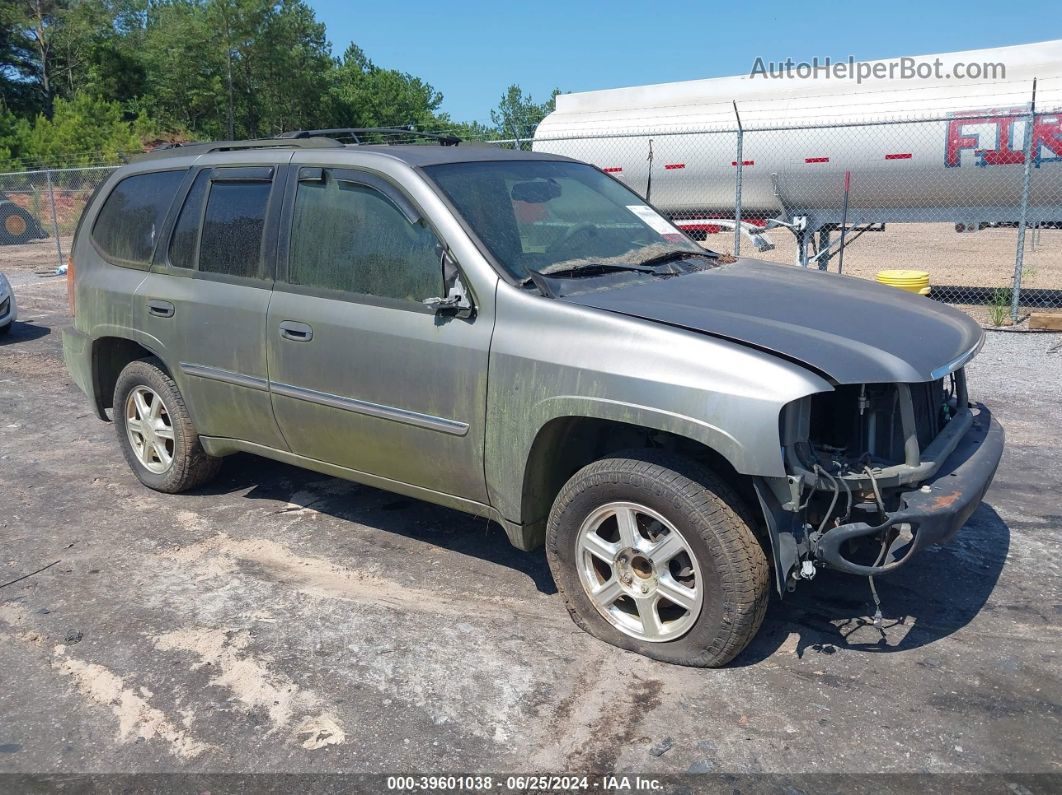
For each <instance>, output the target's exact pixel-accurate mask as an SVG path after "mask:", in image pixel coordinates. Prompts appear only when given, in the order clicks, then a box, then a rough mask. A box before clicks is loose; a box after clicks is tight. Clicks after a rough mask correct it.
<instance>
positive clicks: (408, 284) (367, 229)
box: [288, 171, 442, 303]
mask: <svg viewBox="0 0 1062 795" xmlns="http://www.w3.org/2000/svg"><path fill="white" fill-rule="evenodd" d="M438 242H439V241H438V238H437V237H436V236H435V233H434V232H433V231H432V230H431V229H430V228H428V227H427V226H425V225H424V223H423V221H418V222H417V223H410V221H409V219H408V218H407V217H406V216H405V215H404V214H403V213H402V211H401V210H399V209H398V207H396V206H395V204H394V203H393V202H391V200H390V199H388V198H387V197H386V196H385V195H384V194H383V193H381V192H380V191H378V190H376V189H375V188H371V187H368V186H366V185H362V184H360V183H357V182H351V181H348V180H344V179H336V178H335V176H334V175H333V174H331V173H329V172H327V171H326V172H325V173H324V175H323V177H321V178H315V179H312V180H303V181H300V183H299V187H298V191H297V192H296V194H295V208H294V217H293V219H292V227H291V246H290V249H289V253H288V282H289V283H290V284H293V285H299V286H303V287H313V288H318V289H324V290H338V291H342V292H346V293H354V294H360V295H371V296H377V297H381V298H395V299H399V300H403V301H411V302H416V303H420V302H421V301H423V300H424V299H425V298H432V297H436V296H439V295H441V294H442V270H441V265H440V251H439V248H438Z"/></svg>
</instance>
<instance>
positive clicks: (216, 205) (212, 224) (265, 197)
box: [199, 181, 273, 279]
mask: <svg viewBox="0 0 1062 795" xmlns="http://www.w3.org/2000/svg"><path fill="white" fill-rule="evenodd" d="M272 187H273V186H272V183H270V182H259V181H254V182H212V183H211V185H210V192H209V193H208V194H207V205H206V212H205V213H204V215H203V232H202V238H201V240H200V242H199V270H200V271H203V272H206V273H220V274H223V275H225V276H242V277H245V278H252V279H254V278H261V276H262V268H261V261H262V231H263V229H264V228H265V216H266V206H267V205H268V204H269V191H270V189H271V188H272Z"/></svg>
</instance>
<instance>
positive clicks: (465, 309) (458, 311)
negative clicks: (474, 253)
mask: <svg viewBox="0 0 1062 795" xmlns="http://www.w3.org/2000/svg"><path fill="white" fill-rule="evenodd" d="M440 264H441V265H442V277H443V285H444V288H445V290H446V295H445V297H443V298H425V299H424V302H423V303H424V305H425V306H427V307H428V308H429V309H431V310H433V311H434V312H435V314H437V315H451V316H454V317H471V316H472V313H473V312H474V311H475V307H474V306H473V305H472V299H471V297H470V296H469V294H468V288H467V287H466V286H465V282H464V280H463V279H462V278H461V271H460V270H459V269H458V267H457V263H456V262H454V259H453V256H452V255H451V254H450V250H449V249H443V250H442V253H441V254H440Z"/></svg>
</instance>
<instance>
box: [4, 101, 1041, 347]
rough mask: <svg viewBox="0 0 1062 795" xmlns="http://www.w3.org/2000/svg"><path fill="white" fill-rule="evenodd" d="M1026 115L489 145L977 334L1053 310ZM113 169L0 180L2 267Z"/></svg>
mask: <svg viewBox="0 0 1062 795" xmlns="http://www.w3.org/2000/svg"><path fill="white" fill-rule="evenodd" d="M1033 107H1034V106H1033V105H1032V103H1030V104H1029V105H1027V106H1026V107H1019V108H1010V109H1004V110H993V111H986V112H978V113H965V114H947V115H938V116H932V117H925V116H923V117H920V118H917V119H914V118H912V119H902V118H890V119H887V120H867V121H866V122H860V123H848V124H803V123H802V124H799V125H792V126H785V125H767V124H763V123H761V122H754V123H750V122H746V123H744V124H743V123H742V121H741V117H740V106H738V105H735V108H734V110H735V113H734V120H733V122H732V123H729V124H718V125H716V126H714V127H710V128H708V127H706V128H698V129H668V128H660V127H657V126H654V128H653V129H652V130H651V131H650V130H648V129H646V130H633V131H629V132H621V133H615V134H613V133H610V134H601V133H596V132H595V133H593V134H589V133H588V134H578V135H567V136H556V135H550V134H548V133H545V134H541V131H540V134H539V135H538V136H536V137H535V138H534V139H533V140H532V139H520V140H514V139H509V140H503V141H494V142H493V143H495V144H497V145H500V146H505V147H518V148H522V149H532V148H534V149H536V150H540V151H547V152H555V153H557V154H563V155H567V156H570V157H574V158H576V159H579V160H585V161H587V162H590V163H593V164H595V165H597V166H599V167H600V168H602V169H604V170H605V171H607V172H609V173H611V174H613V175H614V176H615V177H617V178H618V179H620V180H622V181H623V182H625V183H626V184H627V185H629V186H630V187H631V188H633V189H634V190H635V191H636V192H637V193H639V194H640V195H642V196H643V197H645V198H646V199H647V200H648V201H650V202H651V203H652V204H654V205H655V206H656V207H658V208H659V209H660V210H662V211H663V212H665V213H666V214H667V215H669V216H670V217H671V218H672V219H673V220H674V221H675V222H676V223H677V224H678V225H679V226H681V227H682V228H683V229H684V230H685V231H686V232H687V233H688V234H689V235H691V236H692V237H693V238H694V239H697V240H699V241H701V242H702V243H703V245H704V246H705V247H707V248H710V249H713V250H715V251H718V252H720V253H724V254H735V255H745V256H756V257H759V258H762V259H766V260H770V261H773V262H778V263H785V264H790V265H797V266H803V267H808V268H819V269H822V270H831V271H835V272H836V271H842V272H844V273H846V274H849V275H854V276H858V277H862V278H867V279H874V278H876V277H877V275H878V274H879V273H880V272H881V271H886V270H914V271H924V272H927V273H928V274H929V287H928V294H929V295H930V296H931V297H932V298H935V299H938V300H941V301H946V302H948V303H951V304H954V305H958V306H960V307H962V308H963V309H965V310H967V311H968V312H970V313H971V314H972V315H973V316H974V317H976V318H977V319H978V320H979V321H981V322H982V323H983V324H985V325H989V326H999V325H1007V324H1011V323H1016V322H1019V321H1020V320H1021V319H1023V318H1024V317H1025V316H1027V315H1028V313H1029V312H1030V311H1033V310H1040V309H1048V310H1059V309H1062V116H1060V114H1059V113H1058V112H1057V111H1055V110H1051V111H1043V110H1040V111H1035V110H1033V109H1032V108H1033ZM114 168H115V167H114V166H104V167H92V168H69V169H44V170H37V171H25V172H18V173H9V174H0V269H4V268H15V267H32V268H35V269H38V270H42V271H43V270H55V269H61V268H62V267H63V266H64V264H65V260H66V256H67V255H68V253H69V248H70V240H71V237H72V235H73V232H74V228H75V227H76V224H77V220H78V218H79V217H80V214H81V211H82V209H83V208H84V206H85V204H86V202H87V201H88V199H89V197H90V196H91V195H92V192H93V191H94V190H95V189H96V187H98V186H99V184H100V183H102V182H103V180H104V179H106V177H107V176H108V175H109V174H110V173H111V172H112V171H113V170H114Z"/></svg>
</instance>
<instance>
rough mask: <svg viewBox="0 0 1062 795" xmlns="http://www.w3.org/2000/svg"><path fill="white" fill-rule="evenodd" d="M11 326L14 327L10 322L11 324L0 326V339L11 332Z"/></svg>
mask: <svg viewBox="0 0 1062 795" xmlns="http://www.w3.org/2000/svg"><path fill="white" fill-rule="evenodd" d="M13 325H15V324H14V322H11V323H6V324H4V325H3V326H0V337H3V336H4V335H6V334H7V333H8V332H10V331H11V327H12V326H13Z"/></svg>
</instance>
